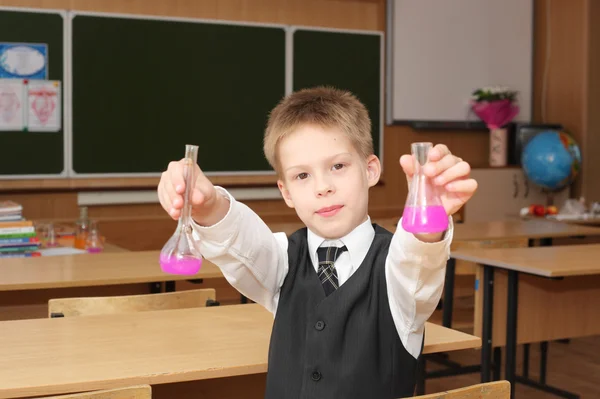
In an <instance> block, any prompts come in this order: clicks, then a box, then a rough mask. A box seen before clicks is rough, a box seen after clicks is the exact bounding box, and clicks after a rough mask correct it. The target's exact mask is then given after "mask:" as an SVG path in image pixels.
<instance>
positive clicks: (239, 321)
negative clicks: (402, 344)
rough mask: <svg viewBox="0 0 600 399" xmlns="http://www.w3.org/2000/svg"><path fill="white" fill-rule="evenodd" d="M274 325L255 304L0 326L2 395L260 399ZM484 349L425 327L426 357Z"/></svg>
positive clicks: (447, 332)
mask: <svg viewBox="0 0 600 399" xmlns="http://www.w3.org/2000/svg"><path fill="white" fill-rule="evenodd" d="M272 324H273V316H272V315H271V314H270V313H269V312H267V311H266V310H265V309H264V308H262V307H261V306H259V305H256V304H248V305H231V306H219V307H211V308H197V309H182V310H168V311H158V312H140V313H132V314H124V315H107V316H89V317H73V318H64V319H61V318H59V319H38V320H20V321H5V322H0V342H1V343H2V356H0V381H1V383H0V398H20V397H27V396H34V395H48V394H63V393H68V392H76V391H84V390H93V389H102V388H113V387H120V386H126V385H134V384H152V385H155V386H154V387H153V391H154V392H153V397H154V398H158V397H159V396H161V395H159V393H160V392H161V391H160V388H161V387H160V386H161V385H163V384H170V385H171V386H166V387H164V389H162V392H164V394H165V396H164V397H177V398H178V399H183V398H185V397H190V398H191V397H194V398H210V397H214V398H216V397H218V398H220V399H224V398H233V397H244V398H249V397H251V398H255V397H256V398H259V397H262V395H263V394H264V378H265V373H266V370H267V356H268V347H269V339H270V334H271V328H272ZM241 334H242V335H243V336H242V335H241ZM480 345H481V340H480V339H479V338H477V337H474V336H471V335H468V334H464V333H461V332H459V331H453V330H449V329H446V328H444V327H441V326H438V325H434V324H428V325H427V326H426V338H425V345H424V352H426V353H432V352H438V351H443V352H446V351H452V350H459V349H468V348H476V347H479V346H480ZM249 375H255V377H256V378H257V379H259V381H260V383H258V384H256V385H254V388H255V389H256V390H257V391H258V392H252V391H251V389H252V388H251V387H249V386H247V385H243V384H240V383H239V381H244V380H237V378H248V376H249ZM244 376H245V377H244ZM232 377H235V378H234V379H232ZM193 380H202V381H201V382H202V385H201V386H199V385H196V386H195V388H194V389H193V390H191V392H187V395H189V396H186V394H185V393H183V392H181V391H180V390H178V388H177V387H175V386H174V385H172V384H176V383H180V382H185V381H193ZM224 380H225V381H227V382H228V383H227V384H223V383H221V381H224ZM236 381H237V382H236ZM156 385H159V386H156ZM155 388H158V389H155ZM175 392H177V393H175ZM211 395H212V396H211Z"/></svg>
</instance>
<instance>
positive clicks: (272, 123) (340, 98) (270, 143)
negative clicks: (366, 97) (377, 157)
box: [264, 87, 374, 174]
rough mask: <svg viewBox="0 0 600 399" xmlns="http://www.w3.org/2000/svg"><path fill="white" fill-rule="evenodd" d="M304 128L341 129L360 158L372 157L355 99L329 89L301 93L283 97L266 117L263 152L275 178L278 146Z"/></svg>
mask: <svg viewBox="0 0 600 399" xmlns="http://www.w3.org/2000/svg"><path fill="white" fill-rule="evenodd" d="M304 124H314V125H317V126H320V127H322V128H334V129H340V130H341V131H342V132H344V133H345V134H346V135H347V137H348V138H349V139H350V141H351V142H352V145H353V146H354V148H355V149H356V150H357V151H358V153H359V154H360V155H361V156H363V157H364V158H367V157H368V156H369V155H371V154H373V153H374V151H373V137H372V136H371V120H370V119H369V114H368V112H367V109H366V108H365V106H364V105H363V104H362V103H361V102H360V101H359V100H358V98H356V97H355V96H354V95H353V94H352V93H350V92H348V91H344V90H338V89H335V88H331V87H315V88H310V89H303V90H300V91H297V92H294V93H292V94H290V95H289V96H287V97H285V98H284V99H283V100H282V101H281V102H280V103H279V104H278V105H277V106H276V107H275V108H274V109H273V110H272V111H271V114H270V115H269V121H268V123H267V128H266V130H265V136H264V152H265V156H266V158H267V160H268V161H269V164H270V165H271V167H272V168H273V169H275V171H276V172H277V173H278V174H280V172H281V171H280V166H281V164H280V159H279V158H278V155H277V154H278V151H277V150H278V146H279V143H280V142H281V140H282V139H283V138H285V137H286V136H288V135H289V134H290V133H293V132H294V131H295V130H296V129H297V128H298V127H299V126H301V125H304Z"/></svg>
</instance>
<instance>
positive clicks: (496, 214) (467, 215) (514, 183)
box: [464, 167, 569, 222]
mask: <svg viewBox="0 0 600 399" xmlns="http://www.w3.org/2000/svg"><path fill="white" fill-rule="evenodd" d="M471 176H472V177H473V178H474V179H475V180H477V183H478V188H477V192H476V193H475V195H474V196H473V198H471V199H470V200H469V202H467V204H466V205H465V209H464V220H465V222H484V221H491V220H507V219H514V218H517V217H518V216H519V211H520V209H521V208H524V207H527V206H529V205H531V204H541V205H546V202H547V195H546V194H545V193H543V192H542V190H541V189H540V188H539V187H537V186H535V185H533V184H532V183H530V182H529V181H528V180H527V179H526V178H525V175H524V174H523V171H522V170H521V168H516V167H515V168H497V169H496V168H485V169H473V170H472V171H471ZM567 198H569V189H565V190H563V191H562V192H560V193H556V194H554V205H556V206H558V207H560V206H562V204H563V203H564V202H565V200H566V199H567Z"/></svg>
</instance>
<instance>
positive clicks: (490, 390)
mask: <svg viewBox="0 0 600 399" xmlns="http://www.w3.org/2000/svg"><path fill="white" fill-rule="evenodd" d="M406 399H408V398H406ZM412 399H510V382H508V381H494V382H487V383H484V384H477V385H471V386H468V387H465V388H460V389H454V390H452V391H447V392H439V393H434V394H431V395H422V396H414V397H412Z"/></svg>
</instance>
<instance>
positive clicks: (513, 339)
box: [504, 270, 519, 398]
mask: <svg viewBox="0 0 600 399" xmlns="http://www.w3.org/2000/svg"><path fill="white" fill-rule="evenodd" d="M518 293H519V272H516V271H514V270H509V271H508V299H507V307H506V310H507V316H506V365H505V371H504V374H505V376H504V377H505V378H506V380H507V381H508V382H510V391H511V392H510V397H511V398H514V397H515V396H514V395H515V367H516V363H517V304H518V302H519V298H518Z"/></svg>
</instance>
